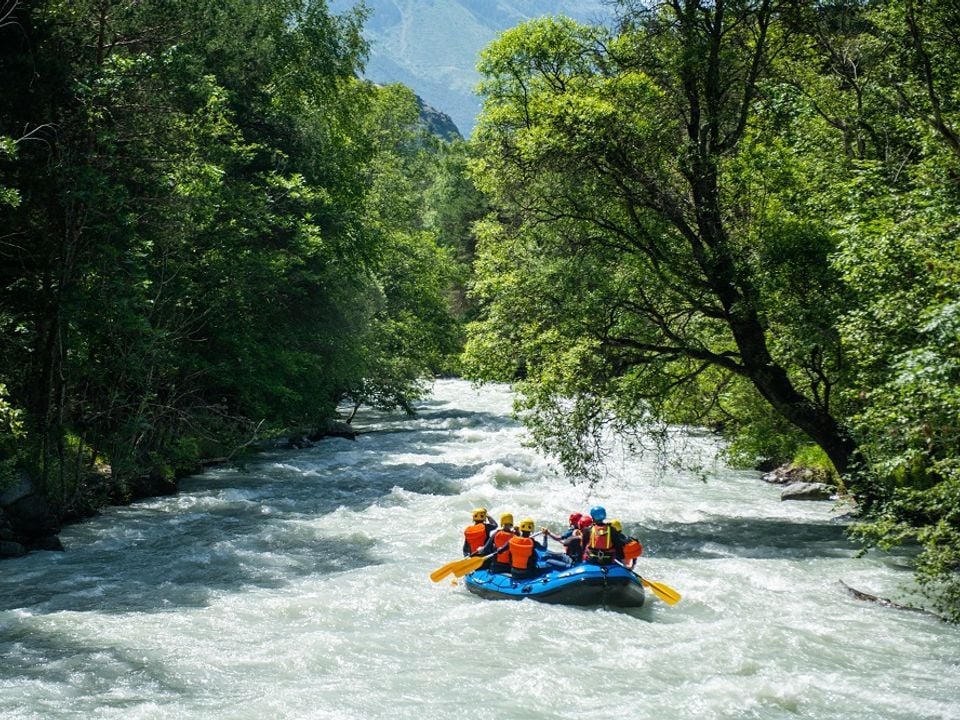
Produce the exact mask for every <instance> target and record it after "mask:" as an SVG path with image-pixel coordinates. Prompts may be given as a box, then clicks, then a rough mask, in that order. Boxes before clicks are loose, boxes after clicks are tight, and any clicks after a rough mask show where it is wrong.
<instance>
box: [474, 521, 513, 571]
mask: <svg viewBox="0 0 960 720" xmlns="http://www.w3.org/2000/svg"><path fill="white" fill-rule="evenodd" d="M518 534H519V530H517V529H516V528H515V527H513V515H511V514H510V513H504V514H503V515H501V516H500V528H499V529H498V530H497V531H496V532H494V533H492V534H491V535H490V539H489V540H487V543H486V545H484V546H483V548H482V549H481V550H480V555H490V554H491V553H493V552H496V551H497V550H500V552H498V553H497V554H496V555H494V556H493V557H492V558H491V561H490V564H489V569H490V571H491V572H496V573H507V572H510V551H509V546H508V543H509V542H510V541H511V540H512V539H513V538H515V537H516V536H517V535H518Z"/></svg>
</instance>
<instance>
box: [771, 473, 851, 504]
mask: <svg viewBox="0 0 960 720" xmlns="http://www.w3.org/2000/svg"><path fill="white" fill-rule="evenodd" d="M763 480H764V482H768V483H773V484H774V485H783V486H784V488H783V491H782V492H781V493H780V499H781V500H830V499H832V498H835V497H836V495H837V487H836V484H835V482H834V478H833V475H832V474H831V473H830V472H829V471H827V470H822V469H817V468H809V467H800V466H799V465H792V464H791V465H781V466H780V467H778V468H775V469H774V470H772V471H770V472H768V473H767V474H766V475H764V476H763Z"/></svg>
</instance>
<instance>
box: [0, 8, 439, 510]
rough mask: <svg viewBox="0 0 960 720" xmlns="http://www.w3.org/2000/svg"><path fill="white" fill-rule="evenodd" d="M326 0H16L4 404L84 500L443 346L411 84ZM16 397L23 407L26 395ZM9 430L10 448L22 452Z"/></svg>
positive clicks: (1, 263) (6, 101)
mask: <svg viewBox="0 0 960 720" xmlns="http://www.w3.org/2000/svg"><path fill="white" fill-rule="evenodd" d="M362 21H363V15H362V14H361V13H359V12H353V13H349V14H344V15H339V16H338V15H334V14H332V13H330V12H329V11H328V9H327V6H326V3H325V2H323V1H322V0H280V1H279V2H271V3H264V2H258V1H255V0H228V1H227V2H218V3H202V2H194V1H192V0H147V1H145V2H128V1H126V0H84V1H81V2H70V3H64V2H55V1H53V0H51V1H48V2H35V3H29V4H18V3H14V4H13V8H12V11H11V12H10V14H9V15H8V16H7V17H5V18H4V20H3V22H2V23H0V37H2V43H0V47H2V50H0V83H2V85H3V87H4V93H3V94H2V97H0V136H2V141H0V163H2V173H3V174H2V181H0V227H2V228H3V231H2V236H0V259H2V260H0V337H2V338H3V339H2V341H0V387H3V388H4V391H3V395H2V396H0V398H2V402H3V405H2V406H0V410H2V412H3V418H4V419H5V420H6V422H5V425H6V426H7V427H6V429H2V428H0V433H2V434H3V435H4V438H10V437H12V435H11V433H12V432H13V427H14V426H13V425H12V424H11V422H12V421H11V419H12V418H14V417H16V418H17V425H16V428H17V432H18V433H19V439H18V441H17V442H16V443H15V447H16V453H15V455H17V456H18V458H19V461H20V462H21V463H22V464H24V465H25V466H27V467H30V468H32V469H33V471H34V473H35V475H36V477H37V478H38V479H39V481H40V484H41V485H42V486H44V487H45V488H46V491H47V493H48V495H49V496H50V498H51V500H53V501H54V502H55V503H57V504H58V505H59V506H60V507H61V508H69V507H70V505H71V504H72V503H75V502H77V501H78V500H77V498H78V497H79V496H81V495H82V491H83V483H84V477H85V473H86V472H87V469H88V468H90V467H91V466H93V465H101V466H109V468H110V469H111V472H112V473H113V475H114V477H117V478H120V479H121V480H122V479H123V478H128V479H129V478H136V477H137V476H139V475H141V474H143V473H147V472H152V473H154V474H156V473H160V474H162V475H169V474H171V473H173V472H176V471H178V470H180V469H184V468H190V467H194V465H193V463H195V462H196V461H197V460H199V459H203V458H210V457H217V456H220V457H222V456H224V455H228V454H230V453H231V452H233V451H234V450H235V449H236V448H237V447H238V446H240V445H242V444H243V443H244V442H246V441H249V440H250V439H251V438H252V437H254V435H257V434H259V435H261V436H262V435H265V434H269V433H271V432H272V433H279V432H284V431H299V432H309V431H311V430H315V429H320V428H323V426H324V425H325V423H326V422H327V420H328V419H329V418H330V417H331V416H332V415H333V414H334V411H335V408H336V406H337V405H338V404H339V403H340V402H342V401H344V400H345V399H348V398H349V399H351V400H352V401H353V402H355V403H372V404H376V405H381V406H385V407H396V406H401V407H409V406H410V401H411V400H412V399H413V398H414V397H416V396H417V394H418V393H419V392H421V391H422V387H421V386H420V384H419V383H420V380H421V379H422V378H424V377H427V376H429V375H430V374H431V373H434V372H437V371H439V370H441V369H443V368H445V367H446V366H447V365H448V362H449V356H450V354H451V353H452V352H454V351H455V350H456V349H457V342H458V335H457V331H456V325H455V322H454V319H453V316H452V315H451V314H450V312H449V311H448V303H447V293H448V289H449V288H450V287H451V285H452V282H453V273H454V265H453V261H452V259H451V254H452V251H451V250H449V249H447V248H444V247H441V245H440V243H439V241H438V237H437V233H436V232H434V231H431V230H428V229H427V228H426V225H425V221H424V218H423V215H424V213H425V212H426V208H425V205H424V202H423V200H422V195H423V192H424V188H426V187H428V186H430V185H431V183H432V177H433V174H434V173H435V166H436V164H437V162H438V161H437V160H434V159H433V158H434V157H436V156H437V150H436V148H434V147H432V146H431V144H430V142H431V141H429V140H428V139H426V138H425V137H424V136H423V133H422V132H421V130H420V127H419V118H418V112H417V102H416V98H415V96H414V95H413V93H412V92H411V91H409V90H408V89H406V88H401V87H399V86H395V87H377V86H374V85H372V84H370V83H367V82H364V81H362V80H361V79H359V74H360V72H361V70H362V65H363V61H364V58H365V54H366V47H365V45H364V42H363V40H362V38H361V35H360V30H361V24H362ZM14 413H15V414H14ZM8 446H10V443H8V442H7V441H6V440H4V442H3V443H2V444H0V447H2V448H3V449H4V450H8V449H9V447H8Z"/></svg>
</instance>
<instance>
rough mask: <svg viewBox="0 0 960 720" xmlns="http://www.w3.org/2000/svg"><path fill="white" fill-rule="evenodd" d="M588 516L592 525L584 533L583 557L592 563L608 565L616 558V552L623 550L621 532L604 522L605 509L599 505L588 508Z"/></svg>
mask: <svg viewBox="0 0 960 720" xmlns="http://www.w3.org/2000/svg"><path fill="white" fill-rule="evenodd" d="M590 517H591V519H593V525H592V526H591V527H590V534H589V535H584V539H583V543H584V551H583V559H584V561H585V562H588V563H591V564H593V565H610V564H612V563H613V561H614V560H615V559H616V557H617V552H622V551H623V546H624V544H625V541H624V537H623V533H621V532H617V529H616V528H615V527H613V526H612V525H608V524H607V523H605V522H604V520H606V519H607V511H606V510H604V509H603V508H602V507H600V506H599V505H596V506H594V507H592V508H590Z"/></svg>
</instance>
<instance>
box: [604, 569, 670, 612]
mask: <svg viewBox="0 0 960 720" xmlns="http://www.w3.org/2000/svg"><path fill="white" fill-rule="evenodd" d="M614 562H615V563H616V564H617V565H619V566H620V567H622V568H623V569H624V570H629V571H630V572H632V573H633V574H634V575H636V576H637V577H638V578H640V582H641V583H643V586H644V587H647V588H650V590H651V591H652V592H653V594H654V595H656V596H657V597H658V598H660V599H661V600H663V601H664V602H665V603H666V604H667V605H676V604H677V603H678V602H680V593H678V592H677V591H676V590H674V589H673V588H672V587H670V586H669V585H664V584H663V583H658V582H653V581H652V580H647V579H646V578H645V577H643V576H642V575H641V574H640V573H638V572H635V571H634V570H632V569H631V568H628V567H627V566H626V565H624V564H623V563H622V562H620V561H619V560H614Z"/></svg>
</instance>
